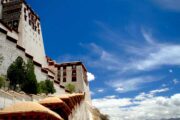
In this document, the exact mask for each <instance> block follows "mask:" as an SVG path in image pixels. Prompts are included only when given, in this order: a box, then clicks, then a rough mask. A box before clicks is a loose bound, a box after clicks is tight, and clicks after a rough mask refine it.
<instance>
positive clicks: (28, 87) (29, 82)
mask: <svg viewBox="0 0 180 120" xmlns="http://www.w3.org/2000/svg"><path fill="white" fill-rule="evenodd" d="M21 90H22V91H24V92H25V93H28V94H37V93H38V83H37V79H36V75H35V73H34V63H33V61H32V60H28V63H27V64H26V69H25V80H24V81H23V82H22V85H21Z"/></svg>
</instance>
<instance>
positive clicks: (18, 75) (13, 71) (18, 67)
mask: <svg viewBox="0 0 180 120" xmlns="http://www.w3.org/2000/svg"><path fill="white" fill-rule="evenodd" d="M7 78H8V79H9V81H10V84H9V85H10V88H11V89H13V90H16V88H17V85H18V84H19V85H21V83H22V82H23V81H25V78H26V77H25V62H24V61H23V59H22V57H17V59H16V60H15V61H14V62H13V63H12V64H11V65H10V66H9V68H8V70H7Z"/></svg>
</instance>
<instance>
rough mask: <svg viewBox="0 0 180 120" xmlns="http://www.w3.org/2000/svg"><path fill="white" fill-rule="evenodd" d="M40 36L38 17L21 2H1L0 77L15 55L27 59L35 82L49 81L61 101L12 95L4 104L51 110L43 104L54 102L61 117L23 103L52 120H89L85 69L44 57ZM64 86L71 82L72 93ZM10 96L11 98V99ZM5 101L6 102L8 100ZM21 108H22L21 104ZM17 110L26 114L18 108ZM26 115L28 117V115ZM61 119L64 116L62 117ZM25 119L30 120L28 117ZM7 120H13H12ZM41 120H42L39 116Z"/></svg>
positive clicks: (76, 63) (89, 101) (81, 66)
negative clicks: (59, 108)
mask: <svg viewBox="0 0 180 120" xmlns="http://www.w3.org/2000/svg"><path fill="white" fill-rule="evenodd" d="M42 36H43V35H42V30H41V22H40V18H39V16H38V15H37V14H36V13H35V12H34V11H33V9H32V8H31V7H30V6H29V5H28V4H27V3H26V1H25V0H1V3H0V54H1V55H2V56H3V58H4V60H3V62H2V65H1V67H0V74H6V72H7V69H8V67H9V65H10V64H11V63H12V62H13V61H15V59H16V58H17V57H18V56H21V57H22V58H23V59H24V60H25V61H27V60H28V59H31V60H33V63H34V65H35V74H36V78H37V80H38V81H41V80H45V79H50V80H51V81H53V82H54V86H55V89H56V93H55V94H54V96H61V98H62V99H60V100H58V99H57V98H55V97H54V96H51V98H45V99H44V100H43V97H42V96H39V97H38V96H36V95H34V96H31V97H30V98H29V96H26V95H24V96H26V97H19V96H18V94H19V95H20V93H15V92H12V94H11V95H12V97H13V100H14V99H15V101H13V102H12V103H11V101H9V103H8V104H11V105H13V104H15V103H16V100H17V101H23V102H25V101H26V102H27V101H28V102H29V101H36V102H39V101H40V102H39V103H40V104H41V105H44V106H45V107H48V108H49V107H50V109H51V107H52V106H51V105H50V106H48V104H47V105H46V103H48V101H49V102H50V104H53V103H54V102H55V101H56V102H55V103H59V104H60V103H61V104H62V105H61V110H62V111H65V112H64V113H62V116H58V115H57V114H56V113H53V112H52V111H50V112H49V111H48V110H49V109H48V110H45V108H43V107H42V108H41V106H39V107H38V105H39V104H38V105H37V104H36V103H28V102H27V103H24V104H25V105H27V106H28V105H29V106H31V107H32V110H35V109H38V110H42V111H43V110H44V111H46V112H47V113H51V115H53V116H55V117H54V119H55V120H56V119H59V120H60V119H61V118H62V119H69V120H71V119H72V120H91V119H92V118H93V117H92V111H91V110H90V108H91V107H92V106H91V97H90V90H89V84H88V80H87V69H86V67H85V65H84V64H83V63H82V62H80V61H75V62H67V63H56V62H55V61H54V60H52V59H51V58H50V57H48V56H46V53H45V49H44V43H43V37H42ZM67 83H71V84H73V85H74V86H75V87H76V93H74V94H73V95H70V94H69V93H68V91H67V90H65V87H64V86H65V85H66V84H67ZM8 94H10V93H8ZM13 95H15V97H14V96H13ZM2 96H7V95H6V93H1V94H0V97H2ZM20 96H23V95H20ZM53 97H54V98H53ZM5 98H7V99H9V98H10V97H9V98H8V97H5ZM22 98H23V99H22ZM0 100H1V99H0ZM7 101H8V100H6V101H3V100H2V101H0V102H1V103H2V102H7ZM51 102H52V103H51ZM65 103H66V104H65ZM21 105H22V106H23V103H22V104H21ZM21 105H20V106H21ZM14 106H16V105H14ZM36 106H37V107H36ZM62 106H63V107H62ZM17 109H18V108H17ZM19 109H22V111H26V110H24V109H23V108H21V107H20V108H19ZM26 109H27V108H26ZM29 109H30V108H29ZM29 109H28V110H29ZM92 109H93V108H92ZM8 110H9V111H10V108H9V109H7V111H8ZM28 110H27V111H28ZM14 111H16V112H17V111H18V110H15V109H14ZM11 112H13V111H11ZM65 113H66V114H65ZM0 115H1V114H0ZM28 115H29V116H30V115H31V114H28ZM42 116H43V114H42ZM63 116H65V117H64V118H63ZM6 117H7V116H4V119H5V118H6ZM26 117H27V116H26ZM28 118H29V119H30V118H31V117H28ZM0 119H1V118H0ZM7 119H8V118H7ZM9 119H13V117H12V118H9ZM17 119H18V118H17ZM19 119H20V118H19ZM19 119H18V120H19ZM34 119H35V118H34ZM40 119H41V118H40ZM42 119H45V118H43V117H42ZM13 120H15V119H13ZM97 120H98V119H97Z"/></svg>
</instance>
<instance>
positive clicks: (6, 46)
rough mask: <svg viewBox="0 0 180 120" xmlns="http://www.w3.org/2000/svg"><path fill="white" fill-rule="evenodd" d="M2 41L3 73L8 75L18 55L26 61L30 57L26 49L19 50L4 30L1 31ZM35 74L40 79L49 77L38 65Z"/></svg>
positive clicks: (1, 67) (0, 51)
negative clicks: (25, 51) (8, 70)
mask: <svg viewBox="0 0 180 120" xmlns="http://www.w3.org/2000/svg"><path fill="white" fill-rule="evenodd" d="M0 43H1V44H0V54H1V55H2V56H3V63H2V65H1V66H0V73H1V74H5V75H6V73H7V69H8V67H9V65H10V64H11V63H13V61H15V59H16V58H17V57H18V56H21V57H22V58H23V59H24V61H25V62H27V60H28V59H29V58H27V57H26V55H25V53H24V51H22V50H19V49H18V48H17V47H16V44H15V43H14V42H12V41H10V40H8V39H7V35H6V34H4V33H2V32H0ZM35 74H36V78H37V80H38V81H41V80H45V79H47V75H46V74H45V73H42V72H41V68H40V67H38V66H35Z"/></svg>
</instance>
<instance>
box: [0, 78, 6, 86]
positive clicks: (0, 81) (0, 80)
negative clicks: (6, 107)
mask: <svg viewBox="0 0 180 120" xmlns="http://www.w3.org/2000/svg"><path fill="white" fill-rule="evenodd" d="M4 86H5V78H4V77H3V76H0V88H2V87H4Z"/></svg>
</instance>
